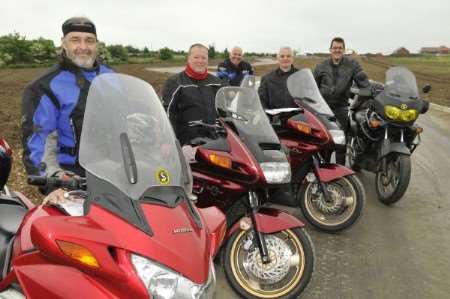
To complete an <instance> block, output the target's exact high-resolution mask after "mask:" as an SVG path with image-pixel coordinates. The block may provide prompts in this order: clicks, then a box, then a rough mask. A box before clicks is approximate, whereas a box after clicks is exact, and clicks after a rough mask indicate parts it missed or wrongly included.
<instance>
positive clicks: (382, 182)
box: [375, 155, 411, 205]
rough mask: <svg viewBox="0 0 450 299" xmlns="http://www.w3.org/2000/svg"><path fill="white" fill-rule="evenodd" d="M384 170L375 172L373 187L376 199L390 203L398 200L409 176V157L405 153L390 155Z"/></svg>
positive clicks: (403, 192)
mask: <svg viewBox="0 0 450 299" xmlns="http://www.w3.org/2000/svg"><path fill="white" fill-rule="evenodd" d="M386 159H387V165H386V171H380V172H377V175H376V176H375V189H376V190H377V194H378V199H379V200H380V201H381V202H382V203H384V204H386V205H390V204H393V203H395V202H397V201H399V200H400V199H401V198H402V196H403V194H405V192H406V189H407V188H408V185H409V180H410V178H411V159H410V156H407V155H391V156H388V157H387V158H386Z"/></svg>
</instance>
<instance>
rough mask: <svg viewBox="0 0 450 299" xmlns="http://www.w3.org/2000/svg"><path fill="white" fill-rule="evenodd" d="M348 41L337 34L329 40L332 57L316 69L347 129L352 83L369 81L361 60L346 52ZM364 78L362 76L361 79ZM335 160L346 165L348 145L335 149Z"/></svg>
mask: <svg viewBox="0 0 450 299" xmlns="http://www.w3.org/2000/svg"><path fill="white" fill-rule="evenodd" d="M344 52H345V42H344V39H342V38H341V37H335V38H333V39H332V40H331V44H330V58H329V59H326V60H324V61H322V62H320V63H319V64H318V65H317V66H316V68H315V69H314V78H315V80H316V82H317V85H318V87H319V89H320V92H321V94H322V96H323V97H324V99H325V101H327V103H328V105H330V108H331V110H332V111H333V112H334V114H335V115H336V118H337V120H338V121H339V123H340V125H341V126H342V129H343V130H344V131H345V132H347V130H348V126H349V124H348V106H349V101H348V99H349V96H350V87H351V86H352V84H353V82H355V83H356V84H357V85H358V86H359V87H366V86H368V85H369V82H368V80H367V76H361V74H360V73H362V72H363V69H362V68H361V66H360V65H359V63H358V62H357V61H356V60H354V59H352V58H350V57H347V56H344ZM358 74H360V75H359V76H357V75H358ZM360 78H362V79H360ZM336 162H337V163H338V164H341V165H345V147H342V148H337V149H336Z"/></svg>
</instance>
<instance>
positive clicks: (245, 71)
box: [217, 58, 254, 86]
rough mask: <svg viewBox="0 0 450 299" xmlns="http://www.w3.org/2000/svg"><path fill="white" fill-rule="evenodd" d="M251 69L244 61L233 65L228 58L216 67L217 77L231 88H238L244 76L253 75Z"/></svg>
mask: <svg viewBox="0 0 450 299" xmlns="http://www.w3.org/2000/svg"><path fill="white" fill-rule="evenodd" d="M253 73H254V71H253V67H252V66H251V65H250V63H248V62H246V61H241V62H239V64H238V65H234V64H233V63H232V62H231V60H230V59H229V58H227V59H225V61H224V62H222V63H220V64H219V65H218V67H217V77H219V78H220V79H222V80H225V82H226V83H227V84H229V85H231V86H239V84H241V81H242V79H244V77H245V76H246V75H253Z"/></svg>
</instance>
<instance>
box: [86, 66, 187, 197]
mask: <svg viewBox="0 0 450 299" xmlns="http://www.w3.org/2000/svg"><path fill="white" fill-rule="evenodd" d="M180 153H181V151H180V149H179V146H177V142H176V139H175V135H174V132H173V130H172V127H171V125H170V122H169V120H168V118H167V116H166V113H165V111H164V108H163V106H162V104H161V102H160V100H159V98H158V96H157V95H156V93H155V91H154V90H153V88H152V87H151V86H150V85H149V84H148V83H147V82H144V81H142V80H140V79H137V78H135V77H131V76H128V75H123V74H102V75H99V76H98V77H96V78H95V79H94V80H93V82H92V84H91V87H90V89H89V94H88V98H87V105H86V112H85V115H84V123H83V129H82V134H81V141H80V154H79V160H80V164H81V165H82V166H83V167H84V168H85V169H86V171H87V172H89V173H90V174H92V175H94V176H95V177H97V178H98V179H101V180H103V181H105V182H107V183H109V184H111V185H112V186H114V187H115V188H117V189H119V190H120V191H121V192H123V193H124V194H125V195H126V196H127V197H129V198H131V199H133V200H138V199H139V198H141V196H142V195H143V194H144V192H146V190H148V189H149V188H152V187H156V186H159V187H161V186H165V187H170V186H175V187H181V188H183V189H185V188H186V186H187V184H189V182H188V181H189V179H188V178H187V177H186V176H187V173H186V169H185V168H186V165H184V163H183V162H184V158H183V157H182V156H180ZM177 189H179V188H177Z"/></svg>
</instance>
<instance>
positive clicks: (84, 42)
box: [21, 17, 112, 197]
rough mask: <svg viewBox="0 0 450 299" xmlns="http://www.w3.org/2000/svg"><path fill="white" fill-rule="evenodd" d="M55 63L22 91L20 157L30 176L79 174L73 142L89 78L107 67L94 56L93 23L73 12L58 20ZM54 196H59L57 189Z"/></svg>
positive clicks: (77, 134) (76, 141)
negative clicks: (59, 34)
mask: <svg viewBox="0 0 450 299" xmlns="http://www.w3.org/2000/svg"><path fill="white" fill-rule="evenodd" d="M62 31H63V38H62V45H61V47H62V54H61V60H60V62H59V63H58V64H57V65H55V66H54V67H52V68H51V69H50V70H49V71H48V72H47V73H46V74H44V75H42V76H41V77H39V78H38V79H37V80H35V81H33V82H31V83H30V84H29V85H28V86H27V87H26V88H25V90H24V92H23V98H22V120H21V121H22V135H23V139H22V142H23V149H24V151H23V162H24V164H25V168H26V170H27V172H28V174H30V175H39V174H41V175H42V174H47V175H56V173H63V172H64V171H70V172H73V173H76V174H78V175H83V174H84V171H83V169H82V167H81V166H80V165H79V163H78V147H79V141H80V136H81V128H82V124H83V117H84V110H85V107H86V99H87V93H88V90H89V86H90V83H91V82H92V80H93V79H94V78H95V77H96V76H97V75H99V74H101V73H108V72H112V70H111V69H110V68H108V67H107V66H105V65H103V64H100V63H99V62H98V60H97V33H96V28H95V25H94V23H93V22H92V21H91V20H89V19H87V18H84V17H74V18H70V19H68V20H67V21H65V22H64V23H63V25H62ZM56 191H59V193H58V192H56V193H58V194H56V197H58V196H62V191H61V190H59V189H58V190H56Z"/></svg>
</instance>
